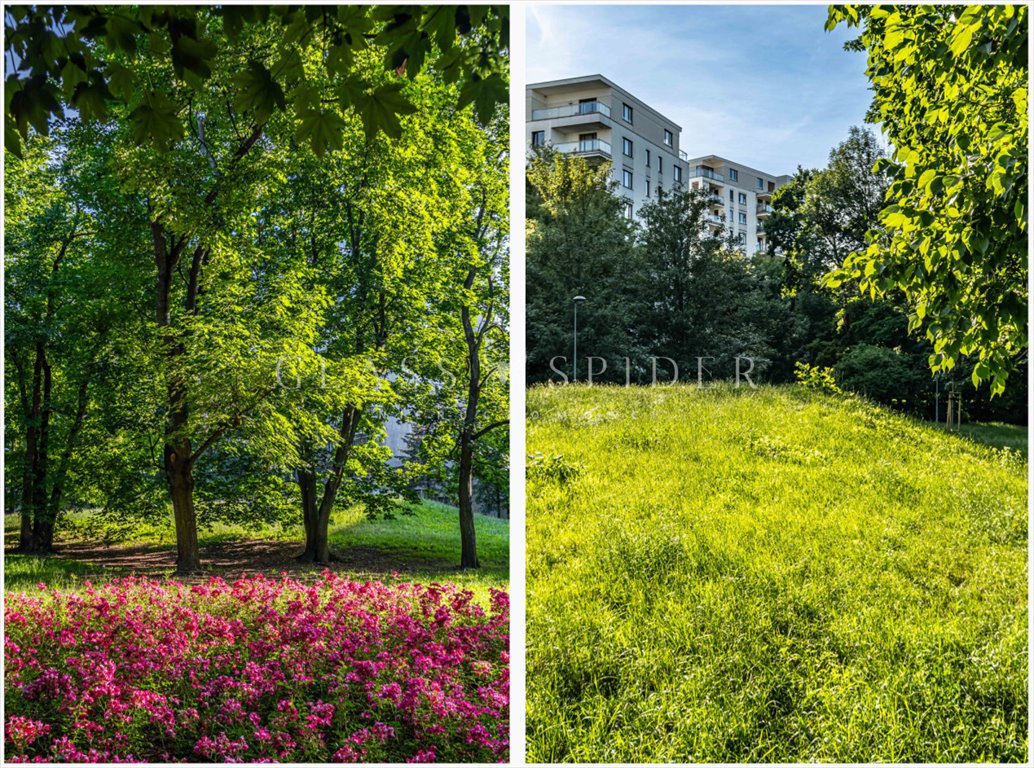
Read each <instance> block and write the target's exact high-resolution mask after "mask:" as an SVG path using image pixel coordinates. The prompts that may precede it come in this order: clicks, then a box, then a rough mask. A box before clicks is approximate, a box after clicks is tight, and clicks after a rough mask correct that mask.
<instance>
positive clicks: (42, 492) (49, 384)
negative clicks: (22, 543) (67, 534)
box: [32, 342, 54, 555]
mask: <svg viewBox="0 0 1034 768" xmlns="http://www.w3.org/2000/svg"><path fill="white" fill-rule="evenodd" d="M36 354H37V355H38V356H39V358H41V359H42V361H43V405H42V408H41V409H40V417H39V436H38V444H37V448H36V461H35V464H36V467H35V472H34V477H33V483H32V552H33V553H34V554H37V555H49V554H50V549H51V545H52V544H53V543H54V521H53V520H52V519H50V517H49V515H48V514H47V513H48V511H49V510H48V508H47V471H48V469H49V466H48V465H49V463H50V412H51V410H52V403H51V397H52V395H53V390H54V376H53V371H52V370H51V367H50V363H49V362H48V361H47V356H46V348H45V347H44V346H43V343H42V342H40V343H39V345H38V348H37V352H36Z"/></svg>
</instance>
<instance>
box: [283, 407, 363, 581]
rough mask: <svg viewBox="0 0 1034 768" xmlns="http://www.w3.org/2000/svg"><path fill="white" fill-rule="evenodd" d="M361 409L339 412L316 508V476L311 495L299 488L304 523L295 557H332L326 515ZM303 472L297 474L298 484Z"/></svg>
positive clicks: (309, 559)
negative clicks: (331, 458)
mask: <svg viewBox="0 0 1034 768" xmlns="http://www.w3.org/2000/svg"><path fill="white" fill-rule="evenodd" d="M362 413H363V411H362V409H361V408H357V407H355V406H349V407H348V408H346V409H345V412H344V413H343V414H342V415H341V427H340V428H339V429H338V444H337V447H336V448H335V449H334V462H333V464H332V465H331V471H330V476H329V477H328V478H327V482H326V483H325V484H324V486H323V497H322V498H321V499H320V504H319V507H318V508H317V507H316V478H315V475H312V481H311V482H312V485H311V496H308V498H307V494H308V493H309V492H307V491H306V488H305V487H304V486H303V487H302V515H303V518H302V519H303V521H304V523H305V552H303V553H302V554H301V556H300V557H299V558H298V559H299V560H301V561H302V562H306V563H320V564H321V565H328V564H329V563H330V561H331V560H332V559H333V558H332V556H331V554H330V516H331V513H332V512H333V511H334V504H335V502H336V501H337V493H338V490H339V489H340V488H341V481H342V479H343V478H344V474H345V464H347V463H348V456H349V454H350V453H351V450H352V443H354V442H355V435H356V432H357V431H358V429H359V419H360V418H361V417H362ZM306 474H307V473H306V472H299V473H298V482H299V485H301V483H302V477H303V476H304V475H306Z"/></svg>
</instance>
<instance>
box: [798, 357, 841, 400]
mask: <svg viewBox="0 0 1034 768" xmlns="http://www.w3.org/2000/svg"><path fill="white" fill-rule="evenodd" d="M794 376H796V377H797V383H798V384H800V385H801V386H802V387H806V388H807V389H814V390H817V391H820V392H829V393H830V394H833V395H839V394H841V393H842V390H841V389H840V387H838V386H837V380H836V376H835V374H834V372H833V369H832V368H830V367H829V366H821V365H811V364H810V363H802V362H800V361H798V362H797V363H796V364H795V365H794Z"/></svg>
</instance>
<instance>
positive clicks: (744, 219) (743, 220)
mask: <svg viewBox="0 0 1034 768" xmlns="http://www.w3.org/2000/svg"><path fill="white" fill-rule="evenodd" d="M739 221H740V224H746V223H747V214H745V213H743V212H742V211H740V219H739Z"/></svg>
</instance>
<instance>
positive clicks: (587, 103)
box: [578, 99, 599, 115]
mask: <svg viewBox="0 0 1034 768" xmlns="http://www.w3.org/2000/svg"><path fill="white" fill-rule="evenodd" d="M578 111H579V112H580V113H581V114H583V115H588V114H591V113H593V112H598V111H599V108H598V107H597V106H596V99H579V100H578Z"/></svg>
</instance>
